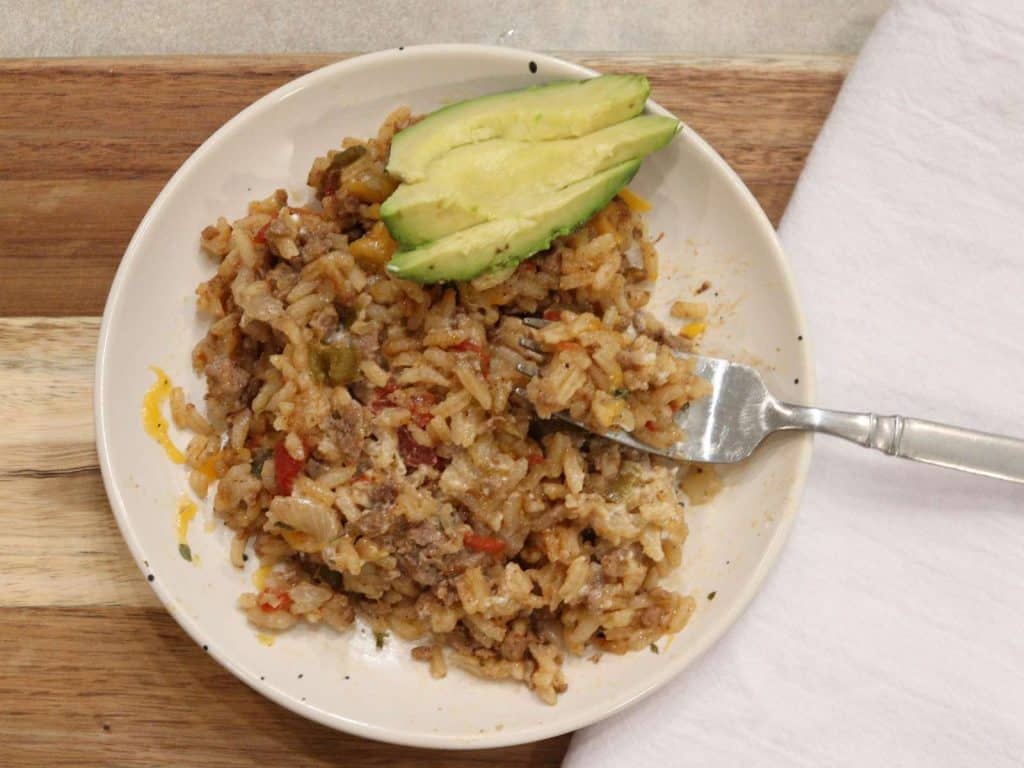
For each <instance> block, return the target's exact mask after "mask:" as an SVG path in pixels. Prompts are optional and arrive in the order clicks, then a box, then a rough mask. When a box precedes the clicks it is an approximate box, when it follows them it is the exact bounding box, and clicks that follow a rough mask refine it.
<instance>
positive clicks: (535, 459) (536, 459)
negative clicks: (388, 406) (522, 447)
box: [526, 453, 544, 467]
mask: <svg viewBox="0 0 1024 768" xmlns="http://www.w3.org/2000/svg"><path fill="white" fill-rule="evenodd" d="M526 461H527V463H529V465H530V466H531V467H536V466H537V465H538V464H543V463H544V454H542V453H531V454H530V455H529V456H527V457H526Z"/></svg>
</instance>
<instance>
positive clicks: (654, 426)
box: [644, 420, 658, 432]
mask: <svg viewBox="0 0 1024 768" xmlns="http://www.w3.org/2000/svg"><path fill="white" fill-rule="evenodd" d="M644 429H649V430H651V432H657V431H658V425H657V424H655V423H654V421H653V420H651V421H648V422H647V423H646V424H644Z"/></svg>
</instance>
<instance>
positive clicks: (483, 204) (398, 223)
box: [380, 115, 679, 247]
mask: <svg viewBox="0 0 1024 768" xmlns="http://www.w3.org/2000/svg"><path fill="white" fill-rule="evenodd" d="M678 129H679V121H678V120H675V119H673V118H670V117H660V116H657V115H641V116H639V117H634V118H632V119H630V120H624V121H622V122H621V123H617V124H615V125H611V126H608V127H607V128H602V129H600V130H598V131H594V132H593V133H590V134H587V135H585V136H580V137H577V138H573V139H557V140H553V141H540V142H529V141H516V140H510V139H492V140H490V141H483V142H479V143H477V144H467V145H465V146H461V147H458V148H456V149H453V150H451V151H450V152H448V153H447V154H446V155H443V156H442V157H440V158H438V159H437V160H435V161H434V162H433V163H431V165H430V167H429V174H428V178H427V179H426V180H425V181H422V182H419V183H418V184H403V185H401V186H400V187H399V188H398V189H397V190H396V191H395V193H394V194H393V195H391V197H389V198H388V199H387V200H386V201H385V202H384V204H383V205H382V206H381V211H380V212H381V218H383V219H384V223H385V224H387V227H388V230H389V231H390V232H391V236H392V237H394V238H395V240H397V241H398V242H399V243H401V244H402V245H403V246H405V247H411V246H416V245H421V244H423V243H428V242H431V241H433V240H437V239H438V238H440V237H444V236H445V235H448V234H451V233H452V232H457V231H459V230H461V229H465V228H467V227H471V226H474V225H476V224H482V223H483V222H485V221H493V220H495V219H501V218H510V217H515V216H516V215H517V214H518V213H519V212H521V211H523V210H524V209H525V208H526V207H527V206H528V205H531V204H533V203H534V202H535V201H537V200H538V199H541V198H544V197H547V196H548V195H551V194H552V193H553V192H556V191H558V190H559V189H563V188H564V187H567V186H569V185H570V184H573V183H575V182H577V181H581V180H582V179H586V178H588V177H590V176H593V175H594V174H596V173H599V172H601V171H603V170H606V169H608V168H611V167H612V166H615V165H618V164H620V163H623V162H625V161H626V160H632V159H634V158H640V157H644V156H645V155H648V154H650V153H651V152H654V151H655V150H658V149H660V148H661V147H663V146H665V145H666V144H667V143H668V142H669V141H671V139H672V137H673V136H675V134H676V131H677V130H678Z"/></svg>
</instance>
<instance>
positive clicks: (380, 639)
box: [373, 632, 388, 651]
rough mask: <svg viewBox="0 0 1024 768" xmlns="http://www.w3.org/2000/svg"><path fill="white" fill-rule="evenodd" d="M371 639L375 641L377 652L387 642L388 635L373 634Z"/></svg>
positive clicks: (381, 633) (385, 633)
mask: <svg viewBox="0 0 1024 768" xmlns="http://www.w3.org/2000/svg"><path fill="white" fill-rule="evenodd" d="M373 639H374V640H375V641H376V643H377V650H378V651H379V650H381V649H383V648H384V643H385V642H387V639H388V633H387V632H374V633H373Z"/></svg>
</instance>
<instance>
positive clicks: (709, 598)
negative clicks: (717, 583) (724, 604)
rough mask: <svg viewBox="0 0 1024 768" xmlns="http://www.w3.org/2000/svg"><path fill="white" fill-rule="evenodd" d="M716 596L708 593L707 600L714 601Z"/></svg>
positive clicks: (715, 593) (713, 593) (714, 593)
mask: <svg viewBox="0 0 1024 768" xmlns="http://www.w3.org/2000/svg"><path fill="white" fill-rule="evenodd" d="M717 594H718V593H717V592H708V600H714V599H715V595H717Z"/></svg>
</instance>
